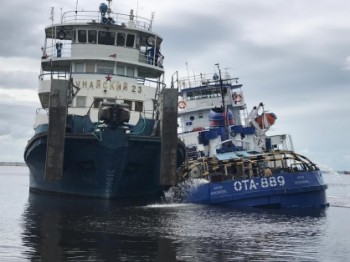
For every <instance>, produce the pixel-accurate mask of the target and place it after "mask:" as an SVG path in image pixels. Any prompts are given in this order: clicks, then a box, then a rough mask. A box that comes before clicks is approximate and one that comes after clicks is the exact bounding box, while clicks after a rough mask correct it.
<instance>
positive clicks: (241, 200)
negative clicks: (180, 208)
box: [187, 171, 328, 208]
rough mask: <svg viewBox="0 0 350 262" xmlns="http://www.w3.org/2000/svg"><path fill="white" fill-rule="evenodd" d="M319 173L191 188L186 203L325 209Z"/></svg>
mask: <svg viewBox="0 0 350 262" xmlns="http://www.w3.org/2000/svg"><path fill="white" fill-rule="evenodd" d="M326 189H327V185H326V184H325V183H324V181H323V178H322V175H321V172H320V171H310V172H304V173H302V174H298V173H284V174H279V175H273V176H270V177H258V178H251V179H241V180H227V181H222V182H208V183H204V184H200V185H199V186H198V187H192V190H190V193H189V194H188V195H187V201H188V202H191V203H200V204H215V205H218V204H221V205H231V206H234V207H275V208H293V207H297V208H325V207H327V206H328V203H327V199H326V193H325V190H326Z"/></svg>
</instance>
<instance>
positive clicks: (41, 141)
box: [24, 0, 186, 198]
mask: <svg viewBox="0 0 350 262" xmlns="http://www.w3.org/2000/svg"><path fill="white" fill-rule="evenodd" d="M107 1H108V4H105V3H102V4H101V5H100V7H99V11H96V12H93V11H92V12H89V11H77V10H75V11H72V12H66V13H63V15H62V18H61V19H60V23H58V24H54V18H53V14H54V11H53V10H52V25H50V26H48V27H46V28H45V42H44V45H43V47H42V59H41V72H40V75H39V90H38V93H39V99H40V102H41V105H42V108H41V109H38V110H37V114H36V119H35V124H34V130H35V135H34V136H33V137H32V138H31V139H30V140H29V142H28V145H27V146H26V148H25V152H24V159H25V162H26V164H27V165H28V167H29V170H30V190H31V191H43V192H50V193H59V194H72V195H80V196H88V197H101V198H131V197H144V196H156V197H157V196H161V195H162V194H163V189H164V188H167V187H169V186H171V185H174V184H175V182H176V181H175V180H174V178H175V172H176V168H177V166H179V165H181V163H182V162H183V161H184V159H185V156H186V155H185V151H184V150H185V149H184V147H183V146H182V143H181V142H179V141H178V139H177V134H176V121H177V99H176V97H177V96H176V94H177V92H178V91H177V90H176V89H170V88H165V84H164V83H163V80H162V79H163V74H164V69H163V63H162V59H163V57H162V56H161V55H160V52H155V50H158V51H159V50H160V48H161V43H162V41H163V39H162V38H161V36H159V35H158V34H156V33H154V32H153V31H152V22H153V21H152V20H153V19H146V18H142V17H137V16H135V15H134V14H133V10H131V11H130V13H129V14H121V13H114V12H112V10H111V6H110V4H111V0H107ZM174 97H175V99H174ZM173 119H175V120H173ZM172 130H174V132H172ZM164 137H166V138H167V139H163V138H164ZM162 163H163V164H162ZM164 163H166V166H165V164H164ZM172 173H173V177H172V176H171V175H172Z"/></svg>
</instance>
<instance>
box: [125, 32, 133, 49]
mask: <svg viewBox="0 0 350 262" xmlns="http://www.w3.org/2000/svg"><path fill="white" fill-rule="evenodd" d="M134 42H135V35H132V34H128V35H127V37H126V46H127V47H134Z"/></svg>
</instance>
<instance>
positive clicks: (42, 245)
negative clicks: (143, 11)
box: [0, 167, 350, 262]
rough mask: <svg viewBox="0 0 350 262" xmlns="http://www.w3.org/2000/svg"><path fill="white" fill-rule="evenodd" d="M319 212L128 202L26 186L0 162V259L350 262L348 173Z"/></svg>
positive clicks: (24, 177) (330, 178)
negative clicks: (35, 191)
mask: <svg viewBox="0 0 350 262" xmlns="http://www.w3.org/2000/svg"><path fill="white" fill-rule="evenodd" d="M324 178H325V180H326V182H327V183H328V186H329V188H328V190H327V197H328V201H329V203H330V207H329V208H327V209H326V210H324V211H322V212H311V211H308V212H303V213H300V212H286V211H276V210H255V209H248V210H239V209H232V208H231V209H228V208H223V207H218V206H204V205H191V204H175V203H173V204H172V203H170V204H160V203H158V204H157V203H151V204H149V203H148V204H137V205H135V203H134V204H130V203H129V204H126V203H120V202H117V201H107V200H100V199H82V198H68V197H57V196H47V195H41V194H33V193H29V192H28V170H27V168H26V167H0V207H1V210H2V211H1V216H0V261H165V262H168V261H169V262H171V261H350V224H349V219H350V176H346V175H339V174H325V175H324Z"/></svg>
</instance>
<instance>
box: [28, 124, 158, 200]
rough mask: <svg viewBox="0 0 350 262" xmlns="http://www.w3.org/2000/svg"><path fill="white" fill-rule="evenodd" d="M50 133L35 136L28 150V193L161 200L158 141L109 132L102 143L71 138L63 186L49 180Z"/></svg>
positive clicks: (70, 135) (86, 136)
mask: <svg viewBox="0 0 350 262" xmlns="http://www.w3.org/2000/svg"><path fill="white" fill-rule="evenodd" d="M46 148H47V133H46V132H41V133H38V134H36V135H35V136H34V137H33V138H32V139H31V140H30V141H29V143H28V145H27V147H26V150H25V155H24V158H25V162H26V163H27V165H28V168H29V170H30V190H32V191H46V192H51V193H61V194H73V195H81V196H89V197H101V198H130V197H139V196H161V195H162V194H163V188H162V186H161V185H160V182H159V181H160V177H159V176H160V175H159V173H160V172H159V169H160V151H161V144H160V138H159V137H154V136H141V135H132V134H127V133H125V131H124V130H122V129H120V128H117V129H114V130H112V129H109V128H107V129H105V130H104V132H102V137H101V141H100V140H99V139H97V138H96V137H95V136H94V135H92V134H90V133H81V134H78V133H67V134H66V136H65V148H64V152H65V154H64V166H63V176H62V179H61V180H58V181H57V180H54V181H50V180H46V179H45V160H46Z"/></svg>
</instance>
